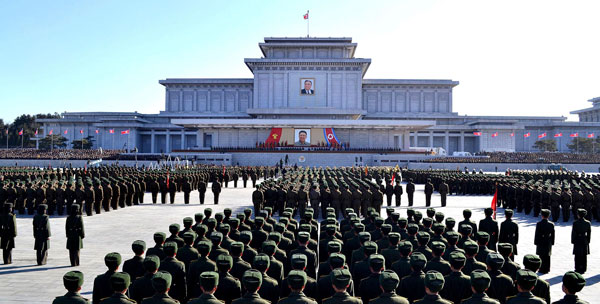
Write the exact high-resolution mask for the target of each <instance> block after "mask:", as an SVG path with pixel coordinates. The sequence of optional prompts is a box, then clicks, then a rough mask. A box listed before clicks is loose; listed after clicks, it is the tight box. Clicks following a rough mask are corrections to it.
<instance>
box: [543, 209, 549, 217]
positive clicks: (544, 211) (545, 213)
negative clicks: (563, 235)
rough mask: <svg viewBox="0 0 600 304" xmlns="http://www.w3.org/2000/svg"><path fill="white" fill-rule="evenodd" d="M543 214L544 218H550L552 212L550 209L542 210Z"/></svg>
mask: <svg viewBox="0 0 600 304" xmlns="http://www.w3.org/2000/svg"><path fill="white" fill-rule="evenodd" d="M541 214H542V216H543V217H549V216H550V210H548V209H542V211H541Z"/></svg>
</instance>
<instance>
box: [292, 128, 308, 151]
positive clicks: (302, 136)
mask: <svg viewBox="0 0 600 304" xmlns="http://www.w3.org/2000/svg"><path fill="white" fill-rule="evenodd" d="M294 135H295V136H294V146H305V147H308V146H310V129H295V130H294Z"/></svg>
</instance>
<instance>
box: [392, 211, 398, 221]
mask: <svg viewBox="0 0 600 304" xmlns="http://www.w3.org/2000/svg"><path fill="white" fill-rule="evenodd" d="M390 217H391V218H392V220H393V221H396V222H397V221H399V220H400V213H398V212H392V214H390Z"/></svg>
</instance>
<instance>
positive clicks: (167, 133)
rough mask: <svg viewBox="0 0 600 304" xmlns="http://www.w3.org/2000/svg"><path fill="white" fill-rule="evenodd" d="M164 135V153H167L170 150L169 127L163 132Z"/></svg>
mask: <svg viewBox="0 0 600 304" xmlns="http://www.w3.org/2000/svg"><path fill="white" fill-rule="evenodd" d="M165 134H166V137H165V145H166V147H165V153H169V152H171V133H170V132H169V129H167V131H166V132H165Z"/></svg>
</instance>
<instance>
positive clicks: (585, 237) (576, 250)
mask: <svg viewBox="0 0 600 304" xmlns="http://www.w3.org/2000/svg"><path fill="white" fill-rule="evenodd" d="M586 215H587V211H586V210H585V209H581V208H580V209H578V210H577V216H578V217H579V218H578V219H577V220H576V221H574V222H573V228H572V230H571V244H573V254H574V255H575V271H576V272H578V273H580V274H584V273H585V272H586V271H587V256H588V254H590V241H591V238H592V228H591V227H592V226H591V224H590V221H588V220H586V219H585V216H586Z"/></svg>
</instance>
